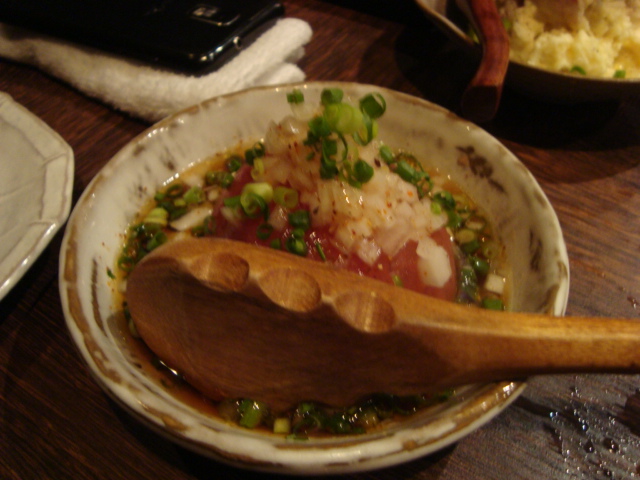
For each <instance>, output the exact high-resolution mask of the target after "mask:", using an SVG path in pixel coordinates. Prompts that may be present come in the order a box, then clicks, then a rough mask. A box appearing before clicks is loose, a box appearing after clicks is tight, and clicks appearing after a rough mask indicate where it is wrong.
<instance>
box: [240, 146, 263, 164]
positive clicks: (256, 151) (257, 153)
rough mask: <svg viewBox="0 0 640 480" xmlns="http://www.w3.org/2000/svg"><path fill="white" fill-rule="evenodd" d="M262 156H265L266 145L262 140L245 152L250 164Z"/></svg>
mask: <svg viewBox="0 0 640 480" xmlns="http://www.w3.org/2000/svg"><path fill="white" fill-rule="evenodd" d="M260 157H264V145H263V144H262V143H260V142H258V143H256V144H255V145H254V146H253V147H252V148H250V149H248V150H246V151H245V152H244V158H245V160H246V162H247V163H248V164H249V165H253V162H254V160H255V159H256V158H260Z"/></svg>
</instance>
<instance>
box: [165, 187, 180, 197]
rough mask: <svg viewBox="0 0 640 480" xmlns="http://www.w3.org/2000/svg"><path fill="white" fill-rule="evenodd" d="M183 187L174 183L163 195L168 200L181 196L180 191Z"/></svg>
mask: <svg viewBox="0 0 640 480" xmlns="http://www.w3.org/2000/svg"><path fill="white" fill-rule="evenodd" d="M183 190H184V187H183V186H182V184H180V183H174V184H173V185H171V186H170V187H169V188H167V189H166V190H165V192H164V194H165V195H166V196H167V197H169V198H177V197H179V196H181V195H182V191H183Z"/></svg>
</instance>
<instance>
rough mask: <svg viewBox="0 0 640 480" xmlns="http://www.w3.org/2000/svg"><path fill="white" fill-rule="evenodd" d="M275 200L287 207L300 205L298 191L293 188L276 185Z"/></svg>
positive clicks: (274, 190)
mask: <svg viewBox="0 0 640 480" xmlns="http://www.w3.org/2000/svg"><path fill="white" fill-rule="evenodd" d="M273 201H274V202H276V203H277V204H278V205H281V206H283V207H285V208H295V207H297V206H298V191H297V190H294V189H293V188H287V187H276V188H274V189H273Z"/></svg>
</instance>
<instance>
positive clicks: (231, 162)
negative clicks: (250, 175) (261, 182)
mask: <svg viewBox="0 0 640 480" xmlns="http://www.w3.org/2000/svg"><path fill="white" fill-rule="evenodd" d="M243 163H244V160H243V159H242V157H241V156H240V155H231V156H230V157H229V158H227V160H226V162H225V165H226V167H227V170H229V172H232V173H233V172H237V171H238V170H240V167H242V164H243Z"/></svg>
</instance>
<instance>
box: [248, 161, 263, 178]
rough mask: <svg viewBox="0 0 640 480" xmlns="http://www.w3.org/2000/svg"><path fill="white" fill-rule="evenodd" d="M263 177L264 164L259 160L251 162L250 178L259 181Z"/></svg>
mask: <svg viewBox="0 0 640 480" xmlns="http://www.w3.org/2000/svg"><path fill="white" fill-rule="evenodd" d="M262 175H264V162H263V161H262V159H261V158H256V159H255V160H254V161H253V168H252V169H251V178H253V179H254V180H259V179H260V177H262Z"/></svg>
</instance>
